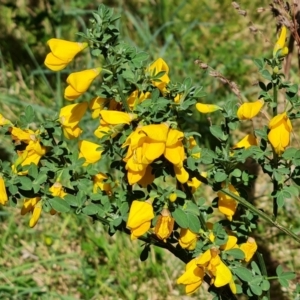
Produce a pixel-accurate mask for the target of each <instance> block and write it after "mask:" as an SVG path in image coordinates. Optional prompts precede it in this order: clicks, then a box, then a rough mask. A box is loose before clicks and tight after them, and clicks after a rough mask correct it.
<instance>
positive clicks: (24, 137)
mask: <svg viewBox="0 0 300 300" xmlns="http://www.w3.org/2000/svg"><path fill="white" fill-rule="evenodd" d="M9 131H10V134H11V138H12V139H13V140H14V141H17V142H19V141H20V142H24V143H26V144H29V143H30V141H34V140H36V134H37V133H38V132H34V131H33V130H31V129H25V130H23V129H21V128H18V127H11V128H10V129H9Z"/></svg>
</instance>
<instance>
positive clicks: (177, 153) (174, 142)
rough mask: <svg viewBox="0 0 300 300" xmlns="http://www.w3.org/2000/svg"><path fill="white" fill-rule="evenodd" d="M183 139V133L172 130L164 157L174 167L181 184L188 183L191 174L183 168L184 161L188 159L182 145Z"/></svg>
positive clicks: (169, 133)
mask: <svg viewBox="0 0 300 300" xmlns="http://www.w3.org/2000/svg"><path fill="white" fill-rule="evenodd" d="M183 137H184V135H183V132H181V131H179V130H177V129H172V128H171V129H170V130H169V132H168V137H167V140H166V148H165V152H164V156H165V158H166V159H167V160H168V161H169V162H171V163H172V164H173V165H174V172H175V175H176V178H177V180H178V181H179V182H181V183H186V182H187V181H188V179H189V174H188V172H187V171H186V170H185V169H184V167H183V161H184V160H185V159H186V156H185V152H184V148H183V144H182V139H183Z"/></svg>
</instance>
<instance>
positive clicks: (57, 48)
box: [47, 38, 88, 62]
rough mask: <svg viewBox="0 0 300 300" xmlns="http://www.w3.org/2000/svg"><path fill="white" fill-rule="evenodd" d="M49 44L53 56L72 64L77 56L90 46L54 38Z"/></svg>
mask: <svg viewBox="0 0 300 300" xmlns="http://www.w3.org/2000/svg"><path fill="white" fill-rule="evenodd" d="M47 44H48V45H49V47H50V50H51V52H52V53H53V55H54V56H56V57H57V58H59V59H61V60H62V61H65V62H70V61H71V60H72V59H73V58H74V57H75V55H76V54H78V53H79V52H80V51H82V50H83V49H85V48H86V47H87V46H88V43H79V42H70V41H66V40H61V39H54V38H53V39H50V40H49V41H48V42H47Z"/></svg>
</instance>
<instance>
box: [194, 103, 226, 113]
mask: <svg viewBox="0 0 300 300" xmlns="http://www.w3.org/2000/svg"><path fill="white" fill-rule="evenodd" d="M196 108H197V110H198V111H199V112H201V113H203V114H209V113H212V112H215V111H217V110H221V109H222V107H220V106H218V105H214V104H205V103H197V104H196Z"/></svg>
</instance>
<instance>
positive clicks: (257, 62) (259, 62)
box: [253, 58, 265, 70]
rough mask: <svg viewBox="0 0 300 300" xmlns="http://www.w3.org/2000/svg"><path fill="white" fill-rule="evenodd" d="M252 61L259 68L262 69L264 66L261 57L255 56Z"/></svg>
mask: <svg viewBox="0 0 300 300" xmlns="http://www.w3.org/2000/svg"><path fill="white" fill-rule="evenodd" d="M253 62H254V63H255V65H256V66H257V67H258V69H259V70H262V69H263V68H264V65H265V63H264V61H263V59H261V58H255V59H253Z"/></svg>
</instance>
